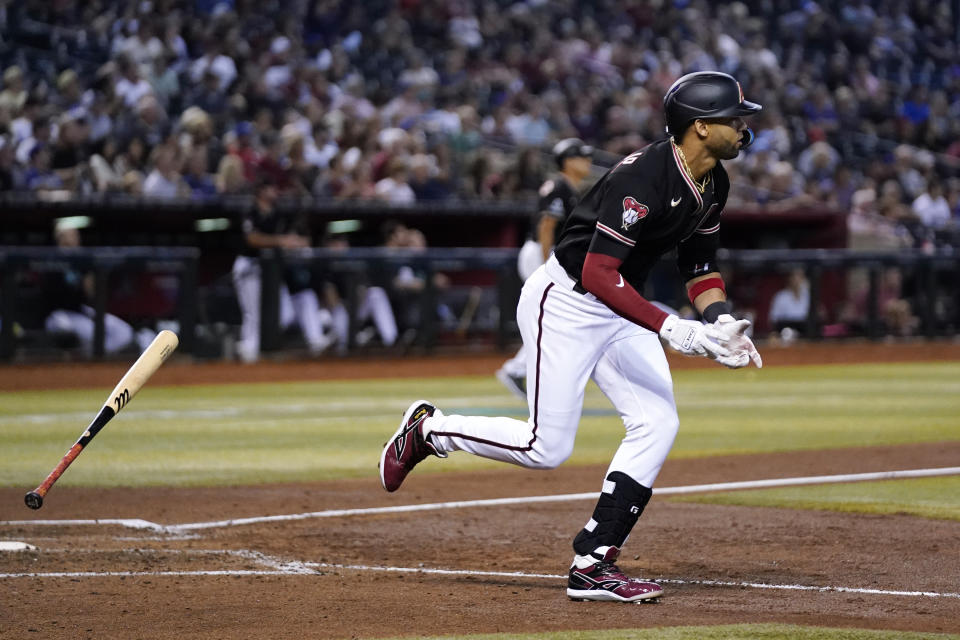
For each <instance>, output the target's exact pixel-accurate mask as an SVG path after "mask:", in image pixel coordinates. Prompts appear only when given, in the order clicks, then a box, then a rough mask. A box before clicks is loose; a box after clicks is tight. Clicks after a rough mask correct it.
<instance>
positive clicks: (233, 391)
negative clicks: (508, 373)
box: [0, 363, 960, 518]
mask: <svg viewBox="0 0 960 640" xmlns="http://www.w3.org/2000/svg"><path fill="white" fill-rule="evenodd" d="M674 380H675V388H676V396H677V404H678V406H679V409H680V418H681V430H680V435H679V436H678V439H677V442H676V445H675V447H674V449H673V451H672V453H671V456H673V457H684V458H692V457H708V456H714V455H721V454H731V453H759V452H772V451H795V450H801V449H810V450H815V449H824V448H840V447H855V446H864V445H895V444H900V443H916V442H942V441H956V440H960V417H958V416H960V363H931V364H909V365H844V366H824V367H810V366H806V367H780V368H767V369H763V370H756V369H748V370H741V371H727V370H723V369H705V370H696V371H678V372H676V373H675V376H674ZM106 391H108V390H105V389H91V390H69V391H59V392H57V393H55V394H51V393H49V392H39V391H38V392H21V393H0V485H2V486H19V487H30V486H33V485H35V484H36V483H37V482H38V481H39V480H41V479H42V478H43V477H44V476H45V475H46V473H47V472H48V471H49V470H50V469H51V468H52V467H53V465H54V464H56V462H57V461H58V460H59V458H60V456H62V455H63V453H64V452H66V450H67V449H68V448H69V446H70V445H71V444H72V443H73V442H74V441H75V440H76V438H77V437H78V436H79V435H80V433H81V431H82V430H83V427H84V426H86V424H87V422H88V421H89V420H90V419H91V417H92V416H93V415H94V413H95V412H96V411H97V409H98V407H99V404H100V402H102V400H103V397H104V393H105V392H106ZM419 397H424V398H429V399H431V400H433V401H435V402H437V403H438V405H439V406H440V407H441V408H442V409H443V410H444V411H445V412H447V413H454V412H458V413H477V414H484V415H500V414H503V415H513V416H516V417H524V416H525V415H526V407H525V405H524V404H523V403H521V402H519V401H517V400H515V399H513V398H512V397H511V396H509V395H508V394H507V393H505V392H504V391H503V389H502V388H501V387H500V385H499V383H498V382H496V380H494V379H493V377H463V378H445V379H436V378H435V379H425V380H363V381H349V382H299V383H271V384H255V385H222V386H213V385H206V386H193V387H150V386H149V385H148V386H147V387H146V388H145V389H144V390H143V391H142V392H141V393H140V395H138V396H137V398H136V399H135V400H134V401H133V402H132V403H131V404H130V406H129V407H128V408H127V409H126V410H125V411H124V412H123V413H121V414H120V415H119V416H117V417H116V418H115V419H114V420H113V421H112V422H111V423H110V424H109V425H107V427H106V428H105V429H104V430H103V431H102V432H101V433H100V435H98V436H97V438H96V439H95V440H94V441H93V442H92V444H91V445H90V446H89V448H88V450H87V451H85V452H84V454H83V456H82V458H80V459H79V461H78V462H77V463H75V464H74V465H73V466H72V467H71V468H70V470H69V472H68V473H67V474H65V476H64V477H63V479H62V480H61V481H60V484H61V485H73V486H120V485H122V486H138V485H148V484H149V485H161V486H204V485H227V484H230V485H240V484H258V483H267V482H294V481H296V482H302V481H315V480H324V479H333V478H345V477H358V476H363V475H372V474H374V473H375V469H376V464H377V460H378V456H379V452H380V448H381V446H382V443H383V442H384V440H385V439H386V438H387V437H388V436H389V435H390V434H391V433H392V432H393V430H394V429H395V428H396V424H397V421H398V419H399V417H400V415H401V413H402V412H403V410H404V409H405V408H406V407H407V405H408V404H409V403H410V402H411V401H412V400H414V399H417V398H419ZM622 433H623V430H622V426H621V425H620V421H619V419H618V417H617V416H616V415H615V414H614V413H613V411H612V410H611V408H610V405H609V403H608V402H607V400H606V398H604V397H603V396H602V394H601V393H600V392H599V390H598V389H596V387H593V386H592V385H591V387H590V388H589V389H588V393H587V399H586V403H585V411H584V418H583V421H582V425H581V428H580V431H579V433H578V441H577V446H576V448H575V451H574V455H573V457H572V458H571V460H570V461H568V462H567V464H573V465H575V464H592V463H597V464H603V463H606V462H607V461H609V459H610V456H611V455H612V453H613V451H614V450H615V449H616V447H617V444H618V442H619V440H620V438H621V437H622ZM425 464H426V465H427V466H428V468H429V469H430V470H432V471H442V472H455V471H458V470H462V469H476V468H496V467H497V463H494V462H489V461H485V460H481V459H478V458H474V457H471V456H451V457H450V458H449V459H448V460H445V461H442V462H441V461H437V460H432V459H431V460H428V461H427V463H425ZM957 488H958V487H957V480H956V479H955V478H954V479H944V478H935V479H931V480H923V481H921V480H912V481H902V482H886V483H874V484H856V485H845V486H838V487H835V488H832V489H831V490H829V491H824V492H819V491H818V495H821V494H822V496H823V497H822V499H820V500H818V501H817V502H816V503H813V502H810V501H809V500H807V501H803V502H800V501H798V498H797V496H798V495H799V494H797V493H796V490H794V489H780V490H768V491H754V492H739V493H736V494H723V495H711V496H699V497H696V498H692V499H696V500H710V501H716V502H731V503H734V502H735V503H737V504H770V505H774V506H792V507H802V508H836V509H844V510H854V511H861V510H865V511H871V512H896V511H904V510H906V511H909V512H911V513H917V514H918V515H924V516H928V517H947V518H957V517H958V512H960V498H957V497H956V496H960V491H957ZM801 493H802V492H801ZM911 504H912V505H914V506H916V505H921V506H922V508H918V509H908V508H906V507H905V505H911Z"/></svg>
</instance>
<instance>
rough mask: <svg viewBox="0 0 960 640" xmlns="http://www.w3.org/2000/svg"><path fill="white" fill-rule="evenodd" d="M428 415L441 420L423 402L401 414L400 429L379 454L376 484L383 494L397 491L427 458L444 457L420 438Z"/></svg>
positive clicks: (417, 402)
mask: <svg viewBox="0 0 960 640" xmlns="http://www.w3.org/2000/svg"><path fill="white" fill-rule="evenodd" d="M432 415H438V416H442V415H443V412H441V411H440V410H439V409H437V408H436V407H435V406H433V405H432V404H430V403H429V402H427V401H426V400H417V401H416V402H414V403H413V404H411V405H410V408H409V409H407V411H406V413H404V414H403V420H402V421H401V422H400V428H399V429H397V432H396V433H394V434H393V437H391V438H390V440H389V441H388V442H387V444H386V445H384V447H383V453H381V454H380V483H381V484H382V485H383V488H384V489H386V490H387V491H396V490H397V489H399V488H400V485H401V484H403V480H404V478H406V477H407V474H408V473H410V472H411V471H412V470H413V468H414V467H415V466H417V464H418V463H419V462H421V461H422V460H423V459H424V458H426V457H427V456H431V455H433V456H437V457H439V458H446V457H447V454H446V452H444V451H440V450H439V449H437V448H436V447H435V446H434V445H433V443H431V442H430V441H429V440H428V439H427V438H424V437H423V421H424V420H426V419H427V418H429V417H430V416H432Z"/></svg>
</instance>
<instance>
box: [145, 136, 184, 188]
mask: <svg viewBox="0 0 960 640" xmlns="http://www.w3.org/2000/svg"><path fill="white" fill-rule="evenodd" d="M152 159H153V170H152V171H151V172H150V173H149V174H147V178H146V180H144V182H143V195H145V196H147V197H150V198H165V199H169V198H177V197H188V196H189V195H190V187H189V186H188V185H187V183H186V182H184V180H183V177H182V176H181V175H180V158H179V156H178V155H177V150H176V148H173V147H170V146H169V145H164V146H161V147H157V148H156V149H155V150H154V152H153V158H152Z"/></svg>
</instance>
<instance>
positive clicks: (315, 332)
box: [232, 256, 331, 362]
mask: <svg viewBox="0 0 960 640" xmlns="http://www.w3.org/2000/svg"><path fill="white" fill-rule="evenodd" d="M232 275H233V285H234V287H235V288H236V291H237V303H238V304H239V305H240V316H241V324H240V342H239V343H238V344H237V353H238V354H239V356H240V359H241V360H243V361H244V362H255V361H256V360H257V358H258V357H259V356H260V288H261V286H262V280H263V277H262V275H261V269H260V261H259V260H257V259H256V258H251V257H249V256H237V258H236V260H234V262H233V271H232ZM294 320H296V322H297V324H298V325H300V330H301V331H302V332H303V337H304V339H305V340H306V341H307V345H308V346H309V348H310V350H311V351H314V352H320V351H322V350H323V349H324V348H326V347H327V346H329V343H330V339H328V338H327V337H326V336H325V335H324V333H323V328H324V327H325V326H326V325H328V324H330V323H331V316H330V312H329V311H326V310H325V309H321V308H320V299H319V297H317V292H316V291H314V290H313V289H304V290H303V291H298V292H297V293H296V294H295V295H293V296H291V295H290V290H289V289H287V286H286V285H285V284H281V286H280V328H281V329H286V328H287V327H289V326H290V325H291V324H293V322H294Z"/></svg>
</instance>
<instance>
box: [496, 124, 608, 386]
mask: <svg viewBox="0 0 960 640" xmlns="http://www.w3.org/2000/svg"><path fill="white" fill-rule="evenodd" d="M592 156H593V147H590V146H588V145H585V144H584V143H583V141H582V140H579V139H577V138H566V139H565V140H561V141H560V142H558V143H557V144H555V145H554V146H553V159H554V161H555V162H556V163H557V168H558V169H559V170H560V171H559V172H558V173H557V174H556V175H554V176H551V177H549V178H547V180H546V182H544V183H543V185H541V186H540V201H539V207H538V209H537V214H536V216H535V217H534V219H533V221H532V222H533V224H532V225H531V235H530V237H529V238H527V241H526V242H524V243H523V246H522V247H521V248H520V253H519V254H518V255H517V271H518V272H519V273H520V279H521V280H523V281H524V282H526V281H527V278H529V277H530V276H531V275H533V272H534V271H536V270H537V268H538V267H539V266H540V265H542V264H543V263H544V262H546V261H547V258H549V257H550V253H551V252H552V251H553V247H554V245H555V244H556V241H557V236H558V235H559V232H560V229H561V228H562V227H563V223H564V221H566V219H567V217H568V216H569V215H570V213H571V212H572V211H573V208H574V207H575V206H576V205H577V200H578V199H579V197H580V186H581V184H582V183H583V180H584V178H586V177H587V176H588V175H590V165H591V161H590V159H591V157H592ZM496 375H497V379H498V380H499V381H500V382H502V383H503V385H504V386H505V387H506V388H507V389H509V390H510V391H511V392H512V393H513V394H514V395H516V396H518V397H520V398H526V397H527V349H526V347H525V346H521V347H520V350H519V351H517V353H516V355H514V356H513V357H512V358H510V359H509V360H507V361H506V362H504V363H503V366H501V367H500V368H499V369H498V370H497V374H496Z"/></svg>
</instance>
